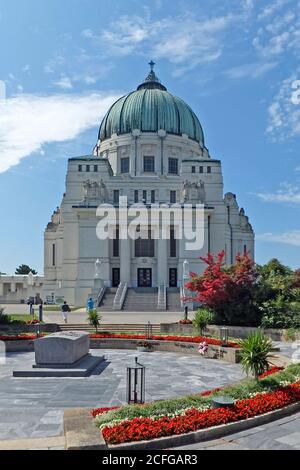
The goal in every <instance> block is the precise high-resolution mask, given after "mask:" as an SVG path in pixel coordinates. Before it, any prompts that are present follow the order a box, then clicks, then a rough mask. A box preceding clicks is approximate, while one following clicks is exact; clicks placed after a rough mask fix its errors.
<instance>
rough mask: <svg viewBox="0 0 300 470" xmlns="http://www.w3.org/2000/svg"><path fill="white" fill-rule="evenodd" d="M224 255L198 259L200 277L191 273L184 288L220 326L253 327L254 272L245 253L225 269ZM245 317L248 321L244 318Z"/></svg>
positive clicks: (222, 253) (255, 310) (209, 255)
mask: <svg viewBox="0 0 300 470" xmlns="http://www.w3.org/2000/svg"><path fill="white" fill-rule="evenodd" d="M224 257H225V252H224V251H221V252H220V253H219V254H218V255H217V256H214V255H212V254H211V253H209V254H208V255H207V256H206V257H205V258H203V257H200V259H201V260H202V261H203V262H204V263H205V264H206V268H205V270H204V272H203V274H201V275H199V274H196V273H190V275H191V280H190V281H189V282H187V283H186V285H185V287H186V289H188V290H189V291H191V292H194V293H195V294H196V295H195V297H194V298H193V300H196V301H198V302H201V303H202V304H203V305H204V306H206V307H209V308H211V309H212V310H213V311H214V312H215V316H216V320H217V321H218V322H219V323H229V324H237V325H241V324H255V323H256V320H255V318H254V317H256V316H257V313H258V312H257V309H256V307H255V306H254V305H253V302H252V301H253V290H254V287H255V284H256V279H257V276H258V274H257V272H256V268H255V264H254V262H253V261H252V259H251V258H250V256H249V254H248V253H245V254H243V255H240V254H238V255H237V256H236V259H235V263H234V264H233V265H232V266H229V267H227V266H225V262H224ZM246 315H247V318H246Z"/></svg>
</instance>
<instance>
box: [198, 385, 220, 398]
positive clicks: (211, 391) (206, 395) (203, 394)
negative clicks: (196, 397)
mask: <svg viewBox="0 0 300 470" xmlns="http://www.w3.org/2000/svg"><path fill="white" fill-rule="evenodd" d="M220 390H222V388H221V387H217V388H213V389H212V390H206V391H205V392H202V393H200V395H201V397H209V395H212V394H213V393H216V392H219V391H220Z"/></svg>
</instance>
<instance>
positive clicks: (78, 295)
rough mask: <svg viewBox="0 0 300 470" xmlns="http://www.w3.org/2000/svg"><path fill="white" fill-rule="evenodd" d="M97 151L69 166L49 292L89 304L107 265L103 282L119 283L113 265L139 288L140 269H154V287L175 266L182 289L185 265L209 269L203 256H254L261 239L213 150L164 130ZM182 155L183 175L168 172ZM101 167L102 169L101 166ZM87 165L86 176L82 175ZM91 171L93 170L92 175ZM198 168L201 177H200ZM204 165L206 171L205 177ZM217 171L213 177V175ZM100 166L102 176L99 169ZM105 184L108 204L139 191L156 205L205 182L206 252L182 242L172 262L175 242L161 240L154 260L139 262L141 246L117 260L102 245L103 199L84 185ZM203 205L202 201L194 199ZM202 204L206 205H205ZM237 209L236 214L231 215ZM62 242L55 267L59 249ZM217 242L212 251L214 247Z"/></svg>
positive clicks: (51, 229)
mask: <svg viewBox="0 0 300 470" xmlns="http://www.w3.org/2000/svg"><path fill="white" fill-rule="evenodd" d="M96 154H97V155H98V156H94V157H93V156H86V157H78V158H71V159H70V160H69V161H68V170H67V177H66V192H65V195H64V197H63V199H62V203H61V206H60V208H59V209H58V210H56V211H55V213H54V214H53V215H52V218H51V222H50V223H49V224H48V227H47V229H46V231H45V285H44V295H51V294H52V293H53V292H54V293H55V295H63V296H64V297H65V298H66V300H67V301H68V302H69V303H70V304H76V305H78V306H82V305H85V303H86V299H87V297H88V295H90V293H91V289H92V287H93V281H94V263H95V260H96V259H97V258H99V259H100V260H101V261H102V265H101V269H102V277H103V280H104V281H105V283H106V285H108V286H109V285H111V282H112V268H113V267H119V268H120V277H121V281H123V282H125V281H126V282H127V283H128V284H129V285H131V286H134V287H135V286H136V285H137V269H138V268H145V267H148V268H151V269H152V285H153V286H157V285H159V284H161V283H162V282H166V283H168V276H169V268H170V267H176V268H177V270H178V275H177V277H178V284H180V283H181V280H182V263H183V261H184V260H185V259H188V260H189V262H190V270H191V271H196V272H201V271H202V270H203V263H202V262H201V261H200V260H199V259H198V258H199V256H206V255H207V253H208V251H209V249H210V251H211V252H212V253H216V254H217V253H218V252H220V251H221V250H225V251H226V262H227V263H228V264H230V263H231V261H232V260H234V258H235V256H236V254H237V253H238V252H243V251H244V247H245V245H246V249H247V250H248V251H249V252H250V253H251V255H252V256H254V234H253V231H252V228H251V226H250V224H249V222H248V218H247V217H246V215H245V214H244V212H243V211H240V208H239V207H238V204H237V201H236V198H235V196H234V195H233V194H232V193H229V194H227V195H226V196H225V197H224V194H223V177H222V168H221V163H220V161H219V160H215V159H213V158H210V156H209V154H208V151H207V149H205V148H204V149H202V148H201V147H200V146H199V144H198V143H197V142H194V141H192V140H191V139H188V138H187V136H182V137H180V136H173V135H165V133H164V132H162V131H159V133H145V134H143V133H140V131H133V132H132V134H126V135H121V136H117V135H113V136H112V138H111V139H107V140H105V141H104V142H102V143H100V145H99V147H98V148H97V151H96ZM144 155H153V156H154V157H155V171H154V173H153V174H152V173H151V174H148V173H146V174H145V173H143V156H144ZM170 157H172V158H178V169H179V174H178V175H169V174H168V159H169V158H170ZM121 158H129V159H130V171H129V173H128V174H121V166H120V165H121V163H120V162H121ZM95 165H96V168H95V167H94V166H95ZM79 166H81V171H79ZM87 166H89V170H90V171H89V172H88V171H86V170H87ZM193 167H194V169H195V172H193ZM201 167H202V169H203V172H202V173H200V168H201ZM208 168H210V172H208ZM94 169H96V170H97V171H94ZM88 180H89V181H90V182H96V183H99V184H100V183H101V181H102V182H103V183H104V184H105V186H106V191H107V192H106V194H107V198H106V202H108V203H111V204H112V203H113V195H114V190H118V191H119V194H120V196H127V198H128V201H129V203H130V204H132V203H134V194H135V190H138V191H139V201H140V202H141V201H142V197H143V191H147V202H148V203H150V201H151V199H150V197H151V191H153V190H154V191H155V198H156V202H159V203H169V201H170V191H171V190H173V191H176V196H177V202H180V198H181V196H182V184H183V182H184V181H188V182H190V183H197V182H202V183H204V194H205V201H204V203H205V207H206V209H205V228H204V230H205V240H204V246H203V248H202V249H201V250H200V251H199V252H198V251H186V250H185V249H184V241H180V240H178V241H177V257H176V258H170V257H169V241H164V240H156V241H155V257H154V258H135V256H134V242H133V241H131V240H122V241H121V242H120V257H119V258H114V257H113V256H112V241H111V240H104V241H100V240H98V238H97V236H96V225H97V222H98V221H99V219H98V218H97V217H96V207H97V206H98V204H99V203H100V200H85V202H84V197H85V190H84V186H83V185H84V183H85V182H86V181H88ZM194 202H195V201H194ZM199 202H200V201H199ZM228 211H229V212H228ZM208 217H209V218H210V243H209V240H208ZM53 244H54V245H55V254H56V256H55V263H54V265H53V259H52V258H53V255H52V246H53ZM209 245H210V246H209Z"/></svg>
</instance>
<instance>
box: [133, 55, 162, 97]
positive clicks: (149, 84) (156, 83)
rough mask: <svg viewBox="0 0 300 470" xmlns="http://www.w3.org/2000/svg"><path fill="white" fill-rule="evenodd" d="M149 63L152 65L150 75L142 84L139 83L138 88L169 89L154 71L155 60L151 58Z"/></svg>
mask: <svg viewBox="0 0 300 470" xmlns="http://www.w3.org/2000/svg"><path fill="white" fill-rule="evenodd" d="M149 65H150V72H149V73H148V75H147V77H146V78H145V80H144V82H143V83H141V85H139V86H138V87H137V89H138V90H141V89H158V90H164V91H166V90H167V89H166V87H165V86H164V85H162V84H161V83H160V80H159V78H158V77H157V76H156V74H155V72H154V65H155V62H153V60H150V62H149Z"/></svg>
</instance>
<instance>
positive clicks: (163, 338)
mask: <svg viewBox="0 0 300 470" xmlns="http://www.w3.org/2000/svg"><path fill="white" fill-rule="evenodd" d="M90 337H91V339H105V338H116V339H149V338H146V336H145V335H127V334H117V333H94V334H91V335H90ZM151 340H155V341H177V342H185V343H202V342H203V341H206V343H207V344H212V345H214V346H221V341H220V340H219V339H214V338H207V337H206V336H171V335H169V336H151ZM227 345H228V347H231V348H237V347H238V344H237V343H234V342H232V341H229V342H228V343H227Z"/></svg>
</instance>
